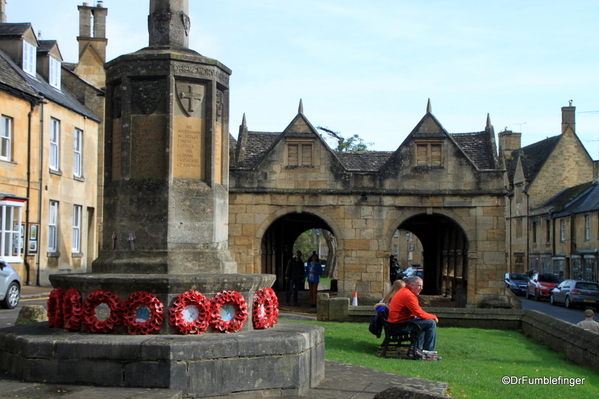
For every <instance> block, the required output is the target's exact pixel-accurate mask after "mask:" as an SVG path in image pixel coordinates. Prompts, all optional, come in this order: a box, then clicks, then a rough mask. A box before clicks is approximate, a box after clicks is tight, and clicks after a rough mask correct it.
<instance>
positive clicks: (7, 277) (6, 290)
mask: <svg viewBox="0 0 599 399" xmlns="http://www.w3.org/2000/svg"><path fill="white" fill-rule="evenodd" d="M20 298H21V277H20V276H19V273H17V272H16V271H15V269H13V268H12V266H10V265H9V264H8V263H6V262H5V261H3V260H1V259H0V306H2V307H3V308H4V309H13V308H15V307H16V306H17V305H18V304H19V299H20Z"/></svg>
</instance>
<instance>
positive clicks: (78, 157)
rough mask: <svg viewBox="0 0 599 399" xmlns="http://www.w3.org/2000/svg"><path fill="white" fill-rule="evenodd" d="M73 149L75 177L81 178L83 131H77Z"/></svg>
mask: <svg viewBox="0 0 599 399" xmlns="http://www.w3.org/2000/svg"><path fill="white" fill-rule="evenodd" d="M73 147H74V148H73V150H74V159H73V175H75V177H81V176H83V130H81V129H75V134H74V139H73Z"/></svg>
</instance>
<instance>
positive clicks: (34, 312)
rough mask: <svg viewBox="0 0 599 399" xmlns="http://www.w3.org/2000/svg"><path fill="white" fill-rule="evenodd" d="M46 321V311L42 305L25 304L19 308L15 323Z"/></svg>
mask: <svg viewBox="0 0 599 399" xmlns="http://www.w3.org/2000/svg"><path fill="white" fill-rule="evenodd" d="M40 321H48V313H47V312H46V308H44V307H43V306H42V305H25V306H23V307H22V308H21V311H20V312H19V316H17V321H16V322H15V325H16V326H18V325H21V324H31V323H39V322H40Z"/></svg>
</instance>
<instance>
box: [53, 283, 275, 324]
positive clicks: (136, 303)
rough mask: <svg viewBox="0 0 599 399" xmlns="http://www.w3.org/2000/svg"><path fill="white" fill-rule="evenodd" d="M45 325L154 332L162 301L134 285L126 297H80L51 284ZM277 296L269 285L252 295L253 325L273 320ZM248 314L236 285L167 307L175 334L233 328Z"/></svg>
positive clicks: (101, 293) (194, 294)
mask: <svg viewBox="0 0 599 399" xmlns="http://www.w3.org/2000/svg"><path fill="white" fill-rule="evenodd" d="M47 305H48V326H49V327H54V328H62V327H64V328H65V329H66V330H67V331H78V330H79V329H80V328H81V325H83V326H84V327H85V329H86V330H87V331H89V332H90V333H109V332H112V331H114V330H116V329H117V328H118V327H119V326H121V325H125V326H126V327H127V331H128V333H129V334H152V333H156V332H158V331H159V330H160V328H161V327H162V323H163V321H164V305H163V304H162V303H161V302H160V301H159V300H158V298H157V297H156V295H154V294H151V293H148V292H143V291H138V292H134V293H132V294H131V295H129V298H128V299H127V301H125V302H124V303H123V302H122V301H121V300H120V299H119V297H118V295H116V294H114V293H112V292H110V291H105V290H97V291H93V292H91V293H90V294H89V295H88V296H87V299H86V300H85V301H84V302H83V303H81V294H80V293H79V291H78V290H77V289H75V288H71V289H69V290H68V291H67V292H66V294H65V293H64V292H63V290H62V289H61V288H55V289H54V290H52V292H51V293H50V298H49V299H48V303H47ZM278 315H279V309H278V299H277V297H276V294H275V292H274V291H273V290H272V289H271V288H264V289H262V290H260V291H258V292H257V293H256V294H255V295H254V304H253V322H254V328H256V329H266V328H270V327H272V326H274V325H275V324H276V323H277V320H278ZM247 317H248V305H247V302H246V301H245V299H244V298H243V295H241V294H240V293H239V292H237V291H223V292H220V293H218V294H216V295H215V296H214V298H213V299H212V300H209V299H207V298H206V296H204V295H203V294H201V293H200V292H197V291H187V292H184V293H183V294H180V295H179V296H178V297H177V298H176V300H175V301H174V303H173V306H172V307H171V308H170V309H169V322H170V324H171V325H172V326H173V327H174V329H175V330H176V331H177V332H178V333H179V334H202V333H203V332H204V331H206V329H207V328H208V326H212V327H213V328H214V329H215V330H217V331H220V332H225V333H231V332H237V331H239V330H240V329H241V328H242V327H243V325H244V324H245V322H246V320H247Z"/></svg>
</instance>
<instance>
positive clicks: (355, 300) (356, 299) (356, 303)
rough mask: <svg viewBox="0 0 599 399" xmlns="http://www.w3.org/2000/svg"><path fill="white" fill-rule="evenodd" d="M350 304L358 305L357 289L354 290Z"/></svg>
mask: <svg viewBox="0 0 599 399" xmlns="http://www.w3.org/2000/svg"><path fill="white" fill-rule="evenodd" d="M351 305H352V306H358V291H354V298H353V299H352V301H351Z"/></svg>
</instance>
